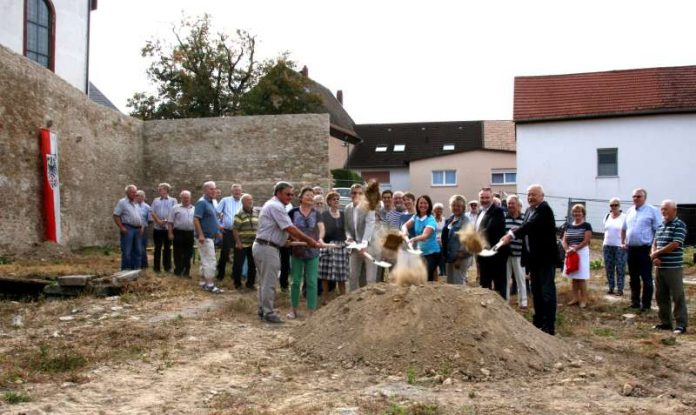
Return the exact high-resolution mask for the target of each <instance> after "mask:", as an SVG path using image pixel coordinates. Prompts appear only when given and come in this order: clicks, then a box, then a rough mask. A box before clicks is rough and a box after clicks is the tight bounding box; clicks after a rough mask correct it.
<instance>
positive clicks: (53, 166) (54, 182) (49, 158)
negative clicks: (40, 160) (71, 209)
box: [46, 154, 58, 189]
mask: <svg viewBox="0 0 696 415" xmlns="http://www.w3.org/2000/svg"><path fill="white" fill-rule="evenodd" d="M46 166H47V169H46V170H47V172H46V175H47V176H48V177H47V178H48V183H49V184H50V185H51V187H52V188H54V189H57V188H58V157H56V155H55V154H46Z"/></svg>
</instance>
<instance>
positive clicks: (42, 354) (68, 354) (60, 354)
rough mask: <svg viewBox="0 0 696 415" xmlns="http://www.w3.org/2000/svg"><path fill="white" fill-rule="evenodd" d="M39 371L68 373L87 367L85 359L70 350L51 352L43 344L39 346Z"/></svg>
mask: <svg viewBox="0 0 696 415" xmlns="http://www.w3.org/2000/svg"><path fill="white" fill-rule="evenodd" d="M37 365H38V368H39V370H41V371H42V372H48V373H60V372H70V371H72V370H75V369H80V368H82V367H84V366H87V358H85V357H84V356H82V355H81V354H79V353H77V352H76V351H73V350H71V349H63V350H60V351H58V350H52V349H51V348H50V347H48V346H47V345H45V344H42V345H40V346H39V360H38V362H37Z"/></svg>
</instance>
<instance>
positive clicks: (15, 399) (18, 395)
mask: <svg viewBox="0 0 696 415" xmlns="http://www.w3.org/2000/svg"><path fill="white" fill-rule="evenodd" d="M3 399H4V400H5V402H7V403H9V404H10V405H16V404H18V403H22V402H31V396H29V395H27V394H26V393H22V392H5V395H3Z"/></svg>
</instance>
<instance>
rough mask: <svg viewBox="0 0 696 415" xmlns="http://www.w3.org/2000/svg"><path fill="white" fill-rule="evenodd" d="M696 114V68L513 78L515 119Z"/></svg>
mask: <svg viewBox="0 0 696 415" xmlns="http://www.w3.org/2000/svg"><path fill="white" fill-rule="evenodd" d="M692 111H693V112H696V66H679V67H669V68H650V69H631V70H620V71H610V72H593V73H580V74H570V75H550V76H521V77H516V78H515V108H514V120H515V121H516V122H524V121H542V120H559V119H569V118H570V119H572V118H591V117H606V116H621V115H636V114H657V113H669V112H692Z"/></svg>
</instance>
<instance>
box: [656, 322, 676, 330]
mask: <svg viewBox="0 0 696 415" xmlns="http://www.w3.org/2000/svg"><path fill="white" fill-rule="evenodd" d="M652 328H653V329H654V330H672V325H671V324H663V323H660V324H655V325H654V326H653V327H652ZM677 328H679V327H677Z"/></svg>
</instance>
